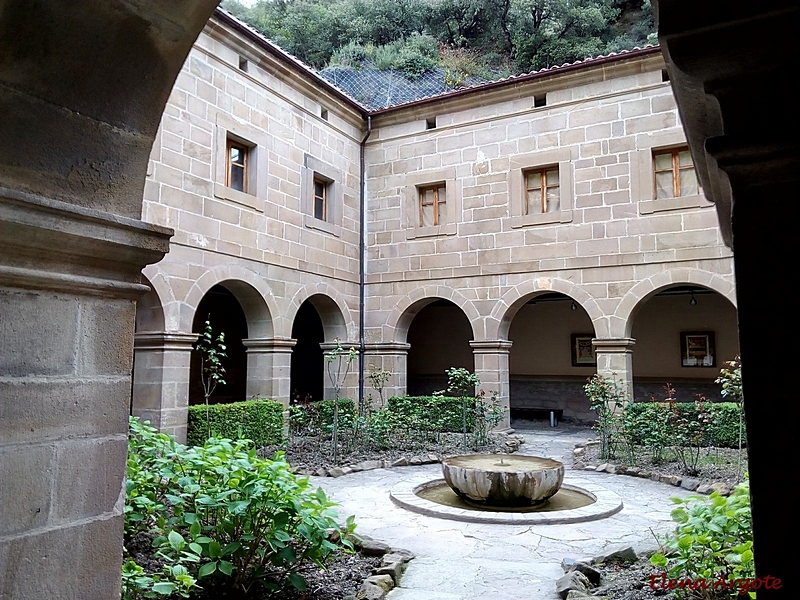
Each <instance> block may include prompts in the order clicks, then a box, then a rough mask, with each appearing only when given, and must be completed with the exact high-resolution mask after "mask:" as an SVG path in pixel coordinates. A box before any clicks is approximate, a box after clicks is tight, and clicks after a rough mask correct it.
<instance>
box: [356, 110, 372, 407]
mask: <svg viewBox="0 0 800 600" xmlns="http://www.w3.org/2000/svg"><path fill="white" fill-rule="evenodd" d="M371 133H372V117H371V116H369V115H367V135H365V136H364V139H363V140H361V157H360V158H361V199H360V202H361V204H360V207H361V219H360V220H361V223H360V235H359V240H358V354H359V356H358V406H359V407H361V406H363V405H364V351H365V349H366V344H365V340H364V320H365V319H364V291H365V284H366V281H365V280H366V273H367V178H366V167H365V164H364V151H365V146H366V144H367V139H368V138H369V136H370V134H371Z"/></svg>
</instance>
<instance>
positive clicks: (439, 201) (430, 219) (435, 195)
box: [419, 183, 447, 227]
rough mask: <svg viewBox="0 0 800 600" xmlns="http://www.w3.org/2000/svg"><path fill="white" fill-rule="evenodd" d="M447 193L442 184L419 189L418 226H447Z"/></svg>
mask: <svg viewBox="0 0 800 600" xmlns="http://www.w3.org/2000/svg"><path fill="white" fill-rule="evenodd" d="M446 203H447V192H446V189H445V185H444V184H443V183H437V184H436V185H429V186H425V187H420V188H419V226H420V227H434V226H438V225H447V207H446Z"/></svg>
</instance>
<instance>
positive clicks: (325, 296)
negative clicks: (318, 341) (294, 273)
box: [282, 282, 358, 342]
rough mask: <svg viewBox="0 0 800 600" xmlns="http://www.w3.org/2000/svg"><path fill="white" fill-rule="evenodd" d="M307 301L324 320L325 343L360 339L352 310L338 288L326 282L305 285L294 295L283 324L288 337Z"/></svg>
mask: <svg viewBox="0 0 800 600" xmlns="http://www.w3.org/2000/svg"><path fill="white" fill-rule="evenodd" d="M306 300H308V301H309V302H311V304H312V305H313V306H314V308H316V309H317V312H318V313H319V316H320V319H322V329H323V331H324V332H325V342H333V341H334V340H336V339H338V340H341V341H343V342H345V341H353V340H355V339H356V338H357V337H358V332H357V330H356V325H355V322H354V321H353V319H352V318H351V316H350V309H349V308H348V306H347V304H346V303H345V301H344V299H343V298H342V296H341V294H340V293H339V292H338V291H337V290H336V288H334V287H333V286H331V285H329V284H327V283H325V282H319V283H314V284H309V285H305V286H303V287H302V288H300V289H299V290H298V291H297V293H296V294H295V295H294V297H293V298H292V300H291V302H290V303H289V308H288V310H287V311H286V319H285V321H286V322H287V323H285V324H282V326H283V327H286V331H287V337H288V335H291V333H290V332H291V330H292V325H293V324H294V320H295V317H296V316H297V311H298V310H299V309H300V306H301V305H302V304H303V302H305V301H306Z"/></svg>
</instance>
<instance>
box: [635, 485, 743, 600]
mask: <svg viewBox="0 0 800 600" xmlns="http://www.w3.org/2000/svg"><path fill="white" fill-rule="evenodd" d="M672 501H673V502H675V503H676V504H678V505H679V506H678V508H675V509H674V510H673V511H672V518H673V520H674V521H676V522H677V523H678V526H677V527H676V529H675V533H674V534H672V535H669V536H667V539H666V541H665V544H664V546H665V547H664V552H663V553H656V554H654V555H653V556H652V557H651V558H650V562H651V563H652V564H654V565H655V566H657V567H661V568H663V569H666V571H667V573H668V575H669V576H670V577H671V578H680V579H692V580H697V579H704V580H705V581H706V582H712V583H713V582H717V581H726V582H728V584H729V585H730V583H731V582H732V581H736V580H741V579H745V578H747V579H750V580H752V579H753V577H754V572H755V567H754V563H753V549H752V547H753V525H752V517H751V512H750V486H749V482H747V481H745V482H744V483H742V484H739V485H738V486H736V488H735V489H734V490H733V493H731V495H730V496H728V497H727V498H726V497H724V496H721V495H720V494H719V493H717V492H713V493H712V494H711V495H710V496H708V497H705V496H689V497H688V498H685V499H683V498H673V499H672ZM676 591H677V592H678V593H685V592H681V591H680V590H676ZM739 591H740V586H738V585H735V584H733V585H732V586H731V587H730V588H729V589H728V590H727V591H723V590H722V589H721V588H717V589H714V588H711V589H707V590H697V589H696V590H692V593H693V597H698V596H699V597H700V598H708V599H711V598H737V597H739V594H738V593H739ZM744 591H746V590H744ZM753 595H754V594H753Z"/></svg>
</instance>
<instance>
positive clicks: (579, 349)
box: [570, 333, 597, 367]
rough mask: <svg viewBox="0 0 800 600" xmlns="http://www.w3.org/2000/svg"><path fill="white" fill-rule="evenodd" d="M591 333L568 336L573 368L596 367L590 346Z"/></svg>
mask: <svg viewBox="0 0 800 600" xmlns="http://www.w3.org/2000/svg"><path fill="white" fill-rule="evenodd" d="M592 338H594V334H593V333H573V334H572V335H571V336H570V342H571V344H570V345H571V347H572V366H573V367H596V366H597V355H596V354H595V352H594V346H593V345H592Z"/></svg>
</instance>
